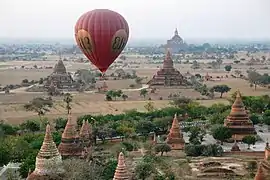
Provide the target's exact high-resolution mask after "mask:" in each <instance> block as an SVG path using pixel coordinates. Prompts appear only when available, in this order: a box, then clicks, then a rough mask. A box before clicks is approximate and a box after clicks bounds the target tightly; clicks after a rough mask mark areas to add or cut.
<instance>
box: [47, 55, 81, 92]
mask: <svg viewBox="0 0 270 180" xmlns="http://www.w3.org/2000/svg"><path fill="white" fill-rule="evenodd" d="M52 84H53V85H54V86H56V87H57V88H58V89H70V88H73V89H74V88H78V87H79V83H76V82H74V81H73V79H72V77H71V75H70V74H69V73H68V72H67V70H66V67H65V65H64V62H63V61H62V59H61V58H60V59H59V61H58V62H57V63H56V64H55V66H54V69H53V73H52V74H50V76H49V77H48V80H47V81H46V82H45V87H46V88H48V87H50V86H51V85H52Z"/></svg>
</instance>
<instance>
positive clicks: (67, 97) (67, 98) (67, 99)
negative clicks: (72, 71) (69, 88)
mask: <svg viewBox="0 0 270 180" xmlns="http://www.w3.org/2000/svg"><path fill="white" fill-rule="evenodd" d="M72 98H73V97H72V95H71V94H70V93H65V94H64V99H63V101H64V102H65V103H66V109H67V114H70V110H71V106H70V103H71V102H72Z"/></svg>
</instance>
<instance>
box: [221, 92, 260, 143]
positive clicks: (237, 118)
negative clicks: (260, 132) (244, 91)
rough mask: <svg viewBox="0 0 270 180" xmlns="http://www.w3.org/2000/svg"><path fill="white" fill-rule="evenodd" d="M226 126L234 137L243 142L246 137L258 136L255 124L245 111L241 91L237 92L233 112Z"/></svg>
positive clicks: (226, 121)
mask: <svg viewBox="0 0 270 180" xmlns="http://www.w3.org/2000/svg"><path fill="white" fill-rule="evenodd" d="M224 126H226V127H228V128H229V129H230V130H231V131H232V134H233V135H236V140H242V138H243V137H244V136H247V135H253V134H256V131H255V128H254V126H253V123H252V121H251V120H250V119H249V116H248V114H247V111H246V110H245V106H244V104H243V102H242V98H241V94H240V92H239V91H237V95H236V99H235V101H234V103H233V105H232V109H231V112H230V114H229V115H228V116H227V119H226V120H225V121H224Z"/></svg>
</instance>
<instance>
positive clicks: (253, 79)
mask: <svg viewBox="0 0 270 180" xmlns="http://www.w3.org/2000/svg"><path fill="white" fill-rule="evenodd" d="M248 79H249V82H250V83H252V84H253V85H254V89H255V91H256V89H257V85H258V84H259V83H260V81H261V75H260V74H259V73H258V72H256V71H249V72H248Z"/></svg>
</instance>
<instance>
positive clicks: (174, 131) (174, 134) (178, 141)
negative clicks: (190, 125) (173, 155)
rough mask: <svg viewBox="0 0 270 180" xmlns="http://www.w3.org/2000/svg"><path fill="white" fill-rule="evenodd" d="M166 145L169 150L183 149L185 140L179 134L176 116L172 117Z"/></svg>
mask: <svg viewBox="0 0 270 180" xmlns="http://www.w3.org/2000/svg"><path fill="white" fill-rule="evenodd" d="M166 143H167V144H168V145H170V146H171V149H174V150H179V149H184V146H185V140H184V139H183V134H182V133H181V132H180V126H179V122H178V119H177V114H175V115H174V119H173V123H172V127H171V129H170V132H169V134H168V136H167V139H166Z"/></svg>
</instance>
